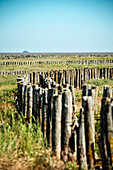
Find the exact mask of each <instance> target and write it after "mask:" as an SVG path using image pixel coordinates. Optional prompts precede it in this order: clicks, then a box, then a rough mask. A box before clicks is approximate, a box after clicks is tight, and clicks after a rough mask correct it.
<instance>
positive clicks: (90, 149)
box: [82, 96, 95, 168]
mask: <svg viewBox="0 0 113 170" xmlns="http://www.w3.org/2000/svg"><path fill="white" fill-rule="evenodd" d="M82 107H83V108H84V115H85V139H86V155H87V163H88V167H89V168H94V163H95V162H94V161H95V155H94V134H93V133H94V123H93V116H94V115H93V114H94V113H93V112H92V107H93V105H92V97H91V96H85V97H83V99H82Z"/></svg>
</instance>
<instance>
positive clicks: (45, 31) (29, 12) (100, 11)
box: [0, 0, 113, 52]
mask: <svg viewBox="0 0 113 170" xmlns="http://www.w3.org/2000/svg"><path fill="white" fill-rule="evenodd" d="M23 50H28V51H30V52H113V0H0V52H22V51H23Z"/></svg>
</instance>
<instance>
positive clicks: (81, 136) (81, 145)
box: [77, 97, 87, 168]
mask: <svg viewBox="0 0 113 170" xmlns="http://www.w3.org/2000/svg"><path fill="white" fill-rule="evenodd" d="M84 98H85V97H84ZM77 143H78V148H77V159H78V163H79V165H80V166H81V165H83V167H84V168H87V157H86V140H85V115H84V109H83V108H81V109H80V118H79V128H78V136H77Z"/></svg>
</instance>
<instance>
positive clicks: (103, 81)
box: [88, 79, 113, 87]
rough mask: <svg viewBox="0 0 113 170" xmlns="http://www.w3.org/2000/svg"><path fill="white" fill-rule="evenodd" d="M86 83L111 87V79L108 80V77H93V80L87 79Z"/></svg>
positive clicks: (112, 82) (112, 83) (112, 81)
mask: <svg viewBox="0 0 113 170" xmlns="http://www.w3.org/2000/svg"><path fill="white" fill-rule="evenodd" d="M88 84H93V85H95V86H104V85H109V86H112V87H113V80H110V79H95V80H89V81H88Z"/></svg>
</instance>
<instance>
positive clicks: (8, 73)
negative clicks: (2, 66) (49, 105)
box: [0, 70, 27, 76]
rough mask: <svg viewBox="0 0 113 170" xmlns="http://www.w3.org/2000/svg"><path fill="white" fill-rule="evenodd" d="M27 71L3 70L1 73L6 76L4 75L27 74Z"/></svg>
mask: <svg viewBox="0 0 113 170" xmlns="http://www.w3.org/2000/svg"><path fill="white" fill-rule="evenodd" d="M26 73H27V72H26V71H24V70H21V71H3V72H1V71H0V75H1V76H4V75H21V74H23V75H24V74H26Z"/></svg>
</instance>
